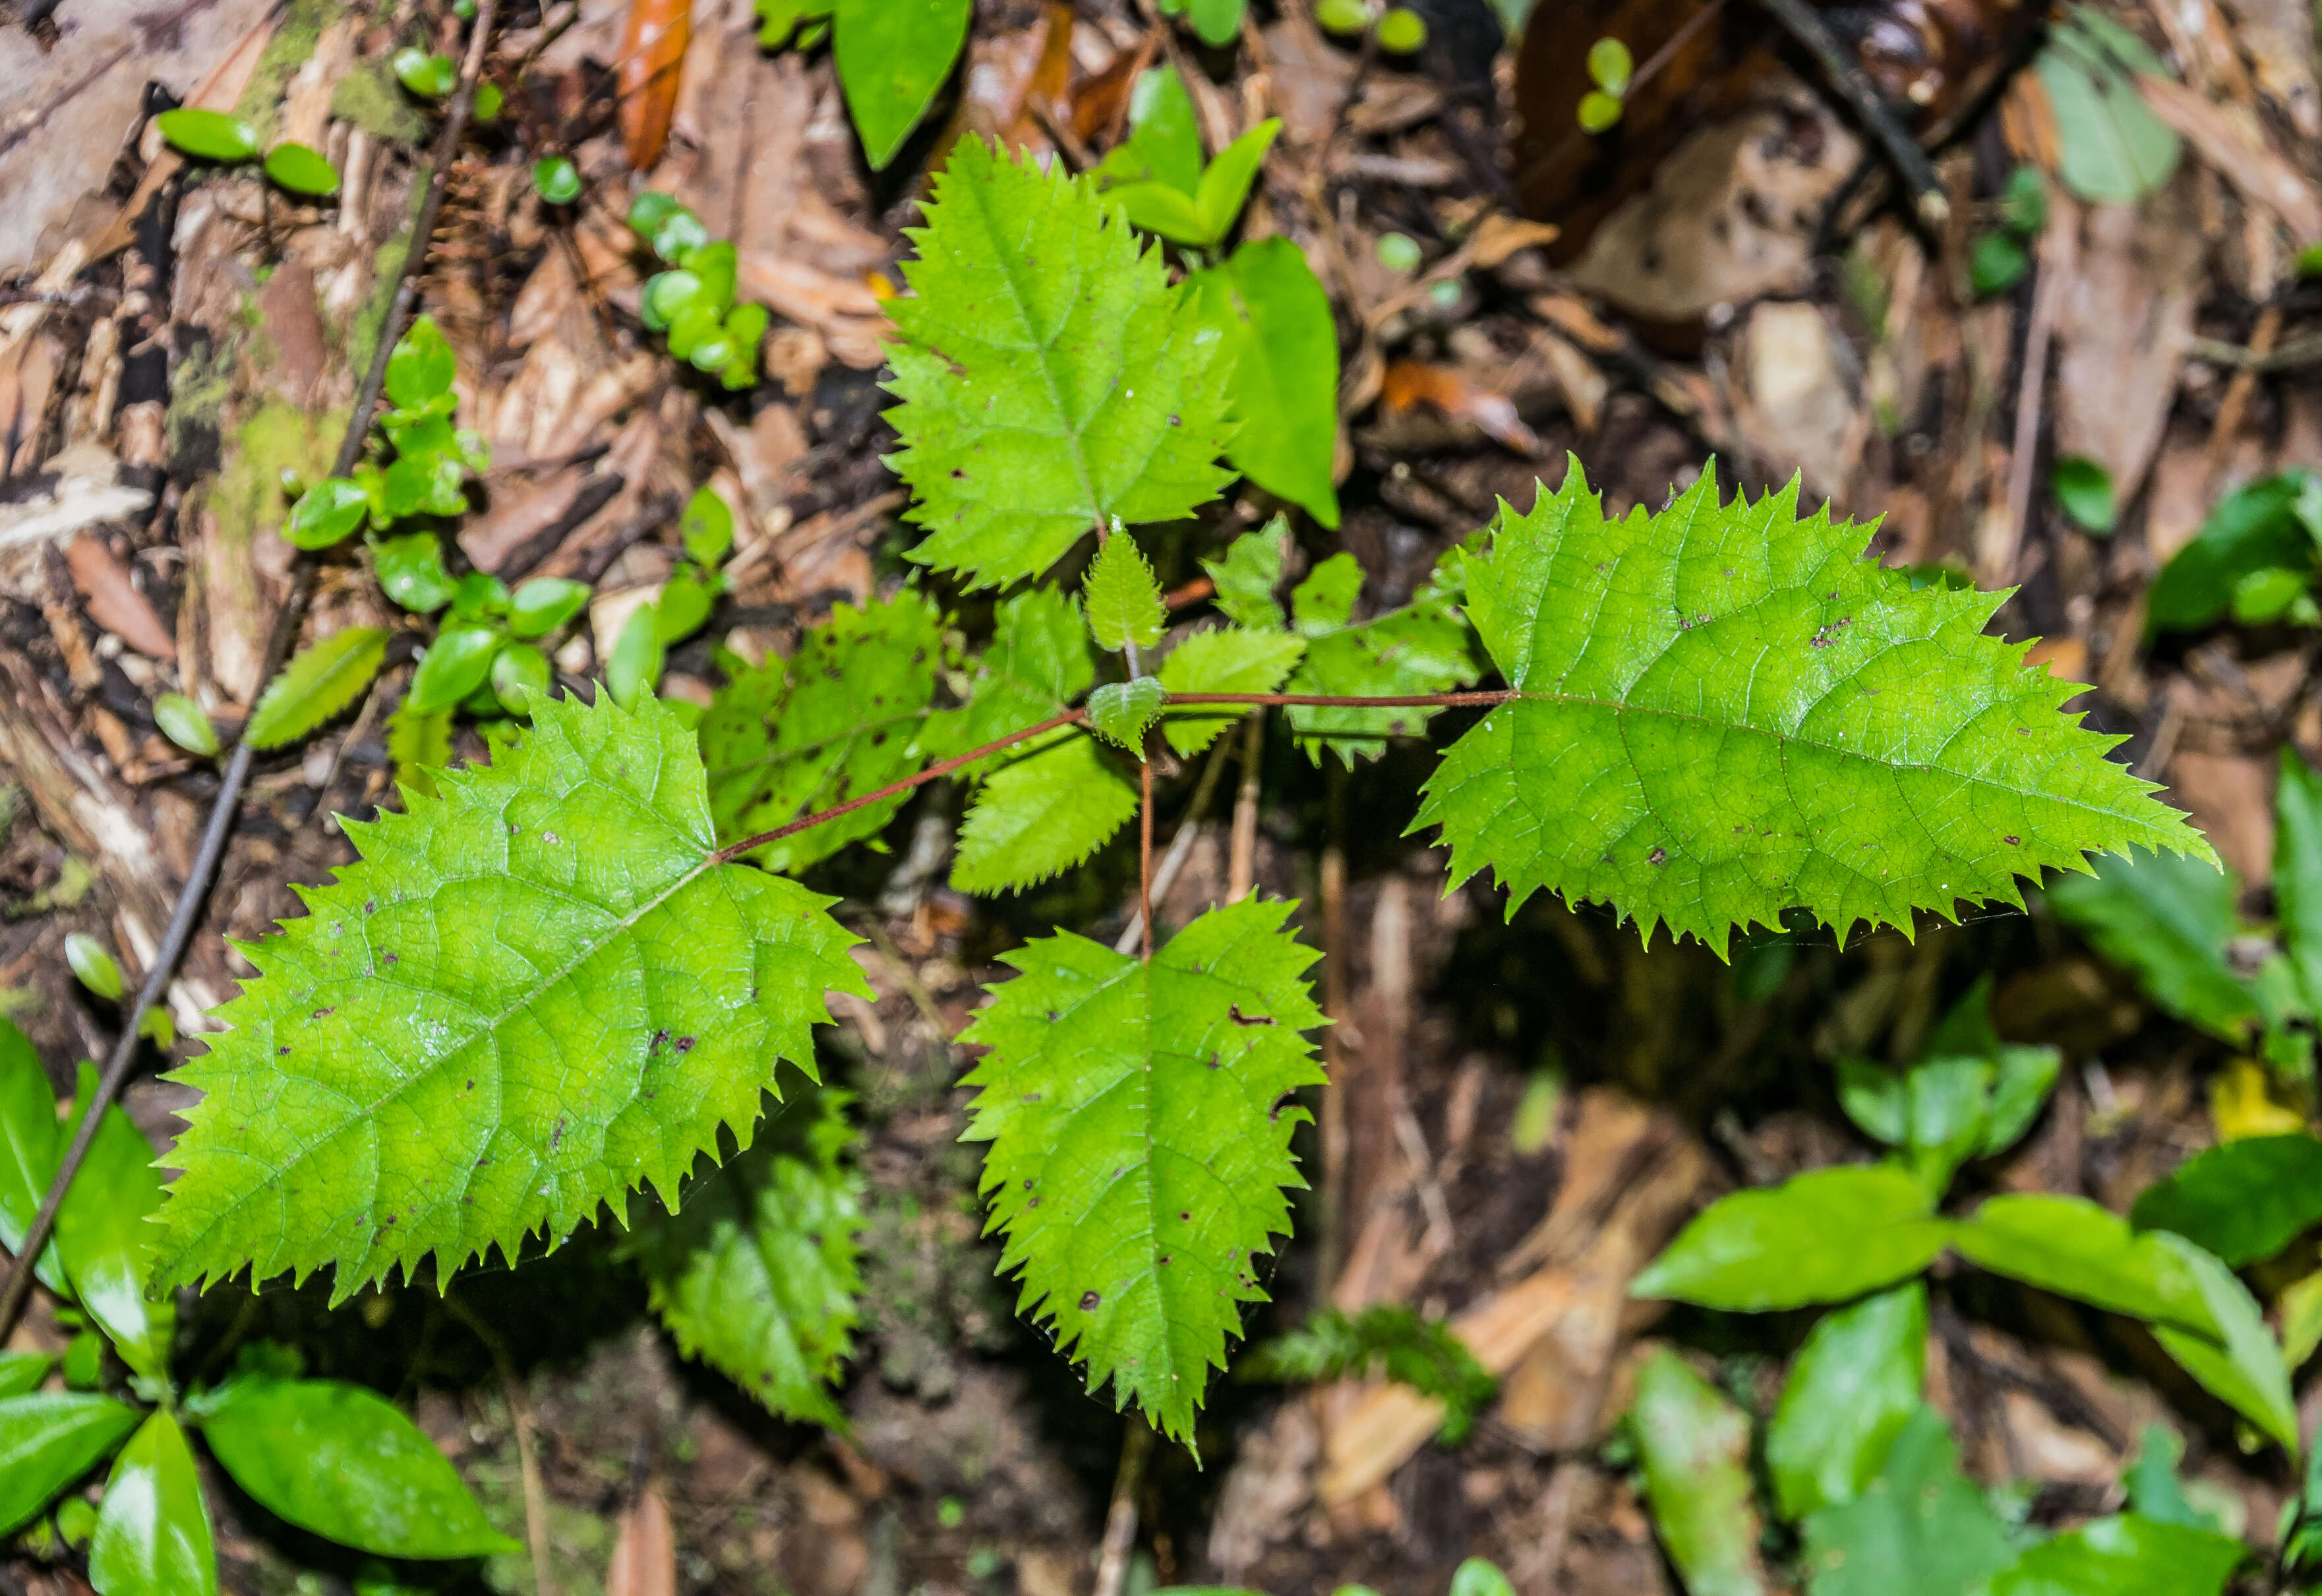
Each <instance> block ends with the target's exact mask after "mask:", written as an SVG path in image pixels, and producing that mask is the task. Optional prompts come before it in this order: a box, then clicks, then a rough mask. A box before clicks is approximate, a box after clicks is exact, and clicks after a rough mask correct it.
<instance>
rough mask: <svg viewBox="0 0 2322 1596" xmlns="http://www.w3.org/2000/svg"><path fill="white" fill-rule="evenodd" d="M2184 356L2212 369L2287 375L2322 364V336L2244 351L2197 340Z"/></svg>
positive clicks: (2203, 339)
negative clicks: (2275, 347)
mask: <svg viewBox="0 0 2322 1596" xmlns="http://www.w3.org/2000/svg"><path fill="white" fill-rule="evenodd" d="M2185 355H2186V358H2187V359H2189V360H2204V361H2207V362H2208V364H2210V365H2212V366H2237V367H2239V368H2241V369H2243V370H2244V371H2258V372H2267V371H2287V370H2289V369H2291V368H2292V367H2296V366H2310V365H2312V364H2313V363H2314V362H2315V361H2317V360H2322V333H2308V334H2307V335H2306V336H2305V337H2303V338H2293V339H2291V340H2290V342H2288V343H2285V344H2283V345H2282V346H2281V348H2280V349H2260V348H2259V347H2257V345H2256V344H2254V343H2253V344H2251V345H2250V347H2249V348H2247V349H2244V348H2243V347H2242V346H2241V345H2240V344H2238V343H2221V342H2218V341H2217V339H2214V338H2196V339H2194V340H2192V341H2191V342H2189V343H2187V344H2186V346H2185Z"/></svg>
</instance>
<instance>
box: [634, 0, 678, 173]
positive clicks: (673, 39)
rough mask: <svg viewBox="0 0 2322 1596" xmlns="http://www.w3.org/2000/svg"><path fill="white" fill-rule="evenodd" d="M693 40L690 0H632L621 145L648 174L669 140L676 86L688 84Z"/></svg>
mask: <svg viewBox="0 0 2322 1596" xmlns="http://www.w3.org/2000/svg"><path fill="white" fill-rule="evenodd" d="M692 37H693V8H692V5H691V4H690V0H629V15H628V21H627V23H626V24H625V25H624V26H623V28H622V30H621V48H620V55H619V57H618V58H617V59H618V65H617V69H616V70H617V82H618V83H619V85H620V95H621V145H622V148H623V150H625V151H626V153H627V155H628V158H629V166H630V167H631V169H634V170H636V171H641V172H642V171H646V170H649V169H651V168H652V167H653V165H654V162H656V161H658V160H661V152H662V146H663V145H664V144H666V143H667V142H668V141H669V123H670V119H671V118H672V116H674V115H675V114H677V91H678V87H679V86H680V85H681V84H682V83H683V82H684V81H685V47H686V45H687V43H688V42H689V41H691V39H692Z"/></svg>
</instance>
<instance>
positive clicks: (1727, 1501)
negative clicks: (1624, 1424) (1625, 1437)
mask: <svg viewBox="0 0 2322 1596" xmlns="http://www.w3.org/2000/svg"><path fill="white" fill-rule="evenodd" d="M1629 1431H1630V1433H1631V1434H1632V1435H1633V1436H1635V1437H1636V1441H1637V1455H1638V1457H1639V1459H1640V1461H1641V1463H1642V1464H1643V1465H1644V1476H1645V1500H1646V1502H1647V1503H1648V1504H1649V1505H1650V1507H1651V1508H1652V1510H1653V1528H1655V1529H1657V1530H1659V1532H1660V1537H1661V1545H1662V1546H1664V1547H1665V1548H1667V1549H1668V1555H1669V1561H1670V1562H1671V1563H1673V1564H1677V1570H1678V1573H1679V1574H1680V1575H1681V1576H1682V1577H1683V1578H1684V1581H1685V1588H1686V1589H1687V1591H1692V1592H1696V1596H1767V1593H1768V1592H1769V1591H1771V1590H1772V1586H1771V1585H1770V1584H1769V1582H1768V1581H1767V1579H1766V1569H1765V1565H1764V1564H1763V1563H1761V1562H1760V1560H1759V1556H1758V1537H1759V1534H1760V1524H1759V1522H1758V1504H1757V1492H1756V1491H1755V1489H1754V1488H1753V1487H1752V1486H1751V1481H1750V1416H1749V1415H1748V1414H1746V1413H1744V1412H1742V1409H1739V1408H1737V1407H1735V1406H1734V1405H1733V1403H1732V1401H1731V1400H1729V1399H1727V1398H1726V1397H1725V1396H1723V1394H1721V1393H1720V1392H1719V1391H1718V1390H1717V1389H1716V1388H1715V1387H1714V1386H1713V1385H1711V1384H1710V1383H1709V1382H1707V1381H1705V1380H1704V1379H1703V1378H1702V1377H1701V1376H1700V1375H1698V1374H1696V1373H1694V1372H1693V1370H1692V1368H1691V1367H1690V1366H1689V1365H1688V1364H1687V1363H1686V1361H1685V1360H1684V1359H1683V1358H1680V1357H1678V1355H1677V1354H1675V1353H1673V1352H1670V1351H1669V1350H1668V1349H1667V1348H1666V1347H1664V1348H1662V1349H1661V1350H1659V1351H1658V1352H1656V1353H1654V1354H1652V1356H1650V1357H1649V1358H1647V1359H1646V1360H1645V1361H1644V1363H1642V1364H1641V1366H1640V1367H1639V1368H1638V1370H1637V1396H1636V1403H1635V1406H1633V1407H1632V1408H1631V1409H1630V1410H1629Z"/></svg>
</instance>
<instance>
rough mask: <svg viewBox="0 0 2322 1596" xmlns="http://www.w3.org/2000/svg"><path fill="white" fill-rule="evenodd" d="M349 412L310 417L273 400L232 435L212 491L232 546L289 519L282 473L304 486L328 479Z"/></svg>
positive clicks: (211, 499) (212, 501)
mask: <svg viewBox="0 0 2322 1596" xmlns="http://www.w3.org/2000/svg"><path fill="white" fill-rule="evenodd" d="M346 428H347V413H346V412H345V411H343V410H338V411H332V412H328V413H325V414H324V415H310V414H309V413H307V412H306V411H304V410H301V409H299V408H298V407H297V406H295V405H292V404H290V403H288V401H287V400H282V399H276V400H272V401H270V403H268V404H267V405H265V406H262V407H261V409H259V410H258V411H257V413H256V414H254V415H251V417H250V418H249V419H248V420H246V421H244V422H243V423H242V425H241V426H240V427H239V428H237V429H236V430H235V432H234V436H233V448H232V449H230V450H229V451H227V455H226V461H225V465H224V470H221V471H220V472H219V473H218V479H217V482H216V484H215V486H214V487H213V488H211V490H210V496H209V504H210V508H211V509H213V510H214V511H215V512H216V514H217V522H218V532H219V534H220V535H221V536H222V537H223V538H224V540H225V542H226V543H227V544H228V545H229V546H239V545H246V544H247V543H249V542H250V540H251V539H252V538H254V537H256V536H257V534H258V533H259V531H260V529H261V528H262V527H268V526H279V525H281V524H282V523H283V521H284V519H285V518H286V517H288V515H289V514H290V496H289V495H288V493H286V492H284V491H283V488H282V473H283V472H285V471H289V472H291V473H293V474H294V475H296V476H297V479H299V480H300V481H302V482H318V481H320V480H322V479H323V478H325V477H326V476H328V475H329V474H330V470H331V465H332V461H333V457H334V456H335V455H336V454H337V452H338V447H339V438H340V436H341V434H343V433H345V431H346Z"/></svg>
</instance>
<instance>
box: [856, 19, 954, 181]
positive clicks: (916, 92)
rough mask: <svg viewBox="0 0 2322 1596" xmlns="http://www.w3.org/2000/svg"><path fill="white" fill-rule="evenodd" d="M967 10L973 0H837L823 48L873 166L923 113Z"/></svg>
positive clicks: (947, 72) (889, 155)
mask: <svg viewBox="0 0 2322 1596" xmlns="http://www.w3.org/2000/svg"><path fill="white" fill-rule="evenodd" d="M974 10H975V7H974V4H973V0H838V4H837V5H836V8H835V10H834V13H833V14H832V17H831V34H832V44H831V54H832V55H833V57H834V58H835V59H836V61H837V64H838V83H839V87H841V88H843V89H845V90H846V109H847V110H848V112H850V113H851V114H853V115H854V118H855V132H858V133H860V134H862V135H863V155H864V159H865V160H868V161H869V162H870V163H871V169H872V170H873V171H879V170H881V169H883V168H884V167H885V166H886V164H887V163H888V162H889V161H891V160H894V159H895V153H896V151H897V150H900V149H901V148H902V147H903V141H904V140H905V139H906V138H909V137H910V132H911V130H912V129H913V128H915V127H917V126H918V125H919V119H920V118H921V117H922V116H925V115H926V114H927V111H928V103H929V102H930V101H932V100H933V99H934V98H935V97H936V91H937V90H938V89H940V88H941V87H943V86H944V80H945V79H946V78H949V77H950V76H951V65H952V63H953V62H954V61H955V60H957V59H959V51H960V46H962V45H964V44H965V43H966V42H967V23H968V18H969V17H970V16H971V15H972V14H974Z"/></svg>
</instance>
